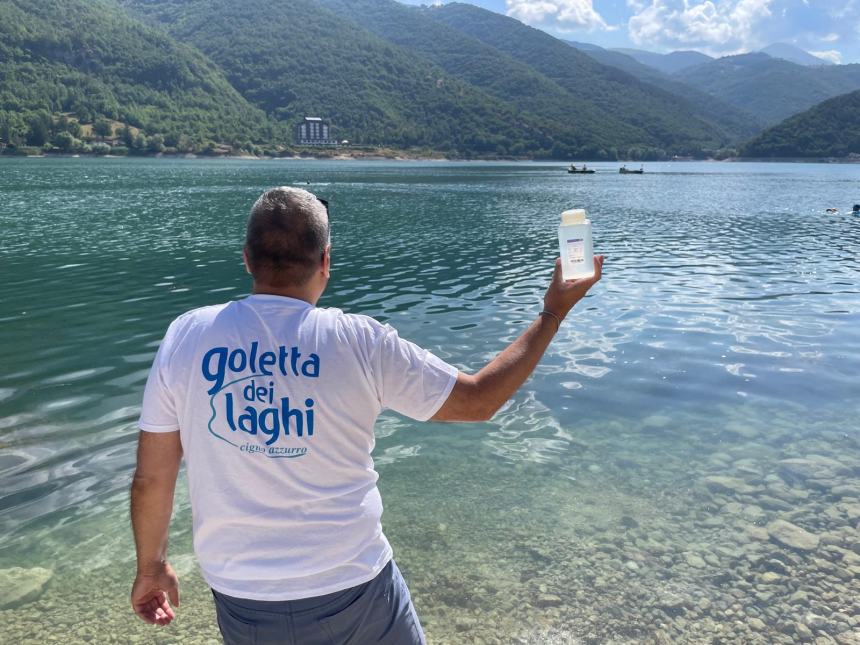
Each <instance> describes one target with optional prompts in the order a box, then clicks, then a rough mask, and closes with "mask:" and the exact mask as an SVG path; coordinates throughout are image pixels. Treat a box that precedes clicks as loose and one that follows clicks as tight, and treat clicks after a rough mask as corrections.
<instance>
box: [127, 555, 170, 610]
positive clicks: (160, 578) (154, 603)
mask: <svg viewBox="0 0 860 645" xmlns="http://www.w3.org/2000/svg"><path fill="white" fill-rule="evenodd" d="M160 567H161V569H160V570H159V571H153V572H152V573H142V572H138V574H137V578H135V580H134V586H133V587H132V588H131V606H132V607H133V608H134V613H136V614H137V615H138V616H140V617H141V618H142V619H143V620H145V621H146V622H148V623H150V624H152V625H169V624H170V623H171V621H172V620H173V619H174V618H175V617H176V613H175V612H174V611H173V607H171V606H170V605H171V603H172V604H173V606H174V607H176V608H179V577H178V576H177V575H176V572H175V571H174V570H173V567H171V566H170V565H169V564H167V563H166V562H165V563H164V564H162V565H160ZM168 600H169V602H168Z"/></svg>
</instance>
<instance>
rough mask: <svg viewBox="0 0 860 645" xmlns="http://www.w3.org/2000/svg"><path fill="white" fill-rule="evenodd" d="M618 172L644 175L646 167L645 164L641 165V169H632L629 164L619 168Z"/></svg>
mask: <svg viewBox="0 0 860 645" xmlns="http://www.w3.org/2000/svg"><path fill="white" fill-rule="evenodd" d="M618 172H619V173H620V174H622V175H644V174H645V168H644V167H643V166H640V167H639V170H631V169H630V168H628V167H627V166H621V167H620V168H619V169H618Z"/></svg>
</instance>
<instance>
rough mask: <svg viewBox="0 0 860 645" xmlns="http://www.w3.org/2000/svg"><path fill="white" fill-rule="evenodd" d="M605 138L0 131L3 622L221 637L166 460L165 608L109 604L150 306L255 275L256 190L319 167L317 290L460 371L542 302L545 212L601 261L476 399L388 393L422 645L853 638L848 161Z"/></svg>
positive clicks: (853, 387)
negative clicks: (331, 157)
mask: <svg viewBox="0 0 860 645" xmlns="http://www.w3.org/2000/svg"><path fill="white" fill-rule="evenodd" d="M596 167H598V168H600V167H601V165H600V164H597V165H596ZM602 167H603V168H605V169H606V172H605V173H598V174H595V175H591V176H568V175H567V174H566V173H565V172H564V165H563V164H549V163H548V164H539V163H462V164H460V163H432V162H427V163H416V162H404V163H393V162H392V163H383V162H322V161H301V162H299V161H267V162H262V161H256V162H254V161H247V162H246V161H202V160H201V161H197V160H175V161H171V160H110V159H105V160H93V159H56V160H50V159H20V160H10V159H3V160H0V227H2V228H0V230H2V233H0V239H2V244H0V271H2V291H0V334H2V336H0V338H2V343H0V361H2V365H3V370H2V373H0V581H4V580H5V581H6V582H5V584H6V585H7V588H6V589H4V592H3V594H2V595H3V596H4V598H0V603H5V604H6V605H10V604H11V605H12V606H9V607H8V608H7V609H5V610H2V611H0V641H3V642H8V643H16V644H17V643H52V642H57V643H59V642H62V643H78V642H98V643H127V642H146V643H150V642H154V643H176V642H183V643H206V642H216V641H217V637H218V633H217V628H216V626H215V622H214V611H213V606H212V601H211V596H210V595H209V593H208V589H207V588H206V586H205V585H204V583H203V582H202V579H201V578H200V576H199V573H198V570H197V566H196V564H195V561H194V557H193V555H192V552H191V541H190V528H191V525H190V513H189V506H188V497H187V491H186V489H185V483H184V481H182V482H180V486H179V488H178V491H179V493H178V499H177V504H176V511H175V515H174V523H173V527H172V530H171V548H170V552H171V560H172V562H173V564H174V566H175V567H176V568H177V569H178V570H179V572H180V574H181V577H182V583H183V604H182V608H181V610H180V611H179V614H178V618H177V620H176V621H175V623H174V624H173V625H171V626H170V627H169V628H167V629H162V630H159V629H157V628H152V627H150V626H148V625H144V624H143V623H141V622H140V621H138V620H137V619H136V618H135V617H134V615H133V614H132V612H131V609H130V607H129V606H128V600H127V598H128V593H129V588H130V584H131V581H132V578H133V573H134V549H133V543H132V537H131V531H130V528H129V521H128V511H127V498H128V487H129V484H130V480H131V474H132V469H133V465H134V457H135V455H134V450H135V440H136V433H137V431H136V428H135V422H136V418H137V414H138V411H139V405H140V400H141V395H142V389H143V385H144V382H145V379H146V375H147V371H148V368H149V366H150V363H151V360H152V358H153V355H154V353H155V350H156V348H157V346H158V343H159V340H160V338H161V336H162V334H163V333H164V331H165V329H166V327H167V325H168V323H169V322H170V321H171V320H172V319H173V318H174V317H176V316H177V315H179V314H180V313H182V312H184V311H186V310H188V309H190V308H192V307H196V306H200V305H204V304H211V303H217V302H223V301H226V300H229V299H233V298H240V297H242V296H243V295H245V294H246V293H247V292H248V290H249V287H250V285H249V282H248V278H247V276H246V275H245V273H244V271H243V270H242V267H241V257H240V251H241V243H242V236H243V232H244V231H243V227H244V222H245V218H246V214H247V211H248V209H249V207H250V205H251V204H252V203H253V201H254V199H255V198H256V197H257V196H258V194H259V193H260V192H261V191H262V190H264V189H265V188H267V187H270V186H273V185H279V184H300V185H304V184H305V183H306V182H310V186H309V188H310V189H311V190H313V191H315V192H317V193H318V194H319V195H320V196H322V197H324V198H326V199H328V200H329V201H330V202H331V218H332V227H333V233H332V235H333V247H334V270H333V273H332V281H331V284H330V287H329V291H328V292H327V293H326V295H325V296H324V298H323V301H322V302H321V305H323V306H336V307H340V308H342V309H344V310H346V311H349V312H356V313H364V314H369V315H372V316H375V317H377V318H378V319H380V320H384V321H387V322H390V323H391V324H393V325H394V326H396V327H397V328H398V329H399V331H400V333H401V335H402V336H404V337H406V338H409V339H411V340H414V341H416V342H418V343H419V344H421V345H423V346H425V347H427V348H428V349H431V350H432V351H434V352H435V353H437V354H438V355H440V356H442V357H443V358H445V359H446V360H448V361H449V362H452V363H453V364H455V365H457V366H459V367H461V368H462V369H467V370H477V369H478V368H480V367H481V366H482V365H483V364H484V363H485V362H486V361H487V360H488V359H490V358H491V357H492V356H493V355H495V354H496V353H497V352H499V351H500V350H501V349H503V348H504V347H505V344H506V343H507V342H509V341H511V340H513V339H514V338H515V337H516V336H517V335H518V334H519V333H520V332H521V331H522V330H523V329H524V328H525V327H526V326H527V324H528V323H529V321H531V320H532V319H533V318H534V317H535V315H536V314H537V312H538V311H539V310H540V308H541V307H540V303H541V296H542V294H543V290H544V288H545V285H546V284H547V281H548V279H549V275H550V273H551V268H552V263H553V260H554V257H555V256H556V254H557V240H556V226H557V223H558V216H559V213H560V212H561V211H562V210H564V209H566V208H570V207H584V208H586V209H588V212H589V214H590V216H591V217H592V219H593V222H594V231H595V233H594V235H595V246H596V248H597V249H598V250H599V251H600V252H603V253H605V254H606V256H607V260H606V268H605V276H604V280H603V281H602V282H601V283H600V284H599V285H598V287H596V288H595V289H594V292H593V295H591V296H590V297H589V298H587V299H586V300H585V301H583V302H581V303H580V304H579V305H578V307H577V308H576V310H575V311H574V313H573V314H572V315H571V316H570V318H569V319H568V320H567V321H566V322H565V324H564V325H563V327H562V329H561V332H560V333H559V334H558V336H557V337H556V339H555V340H554V342H553V344H552V345H551V346H550V348H549V350H548V352H547V354H546V356H545V358H544V360H543V361H542V362H541V364H540V366H539V367H538V369H537V371H536V373H535V374H534V376H533V377H532V378H531V379H530V380H529V381H528V382H527V383H526V385H525V386H524V387H523V388H522V390H521V391H520V392H519V393H518V394H517V395H516V396H515V397H514V399H513V400H512V401H511V402H510V403H509V404H508V405H507V406H506V407H505V408H504V409H503V410H502V411H501V412H500V413H499V414H498V415H497V416H496V417H495V419H494V420H493V421H492V422H489V423H483V424H476V425H465V424H463V425H442V424H419V423H414V422H411V421H409V420H407V419H404V418H402V417H398V416H396V415H394V414H386V415H384V416H383V417H381V418H380V420H379V423H378V425H377V437H378V440H377V445H376V451H375V453H374V456H375V460H376V464H377V467H378V470H379V472H380V474H381V479H380V488H381V491H382V495H383V500H384V502H385V508H386V512H385V516H384V518H383V526H384V528H385V531H386V533H387V534H388V536H389V538H390V540H391V542H392V544H393V546H394V550H395V554H396V557H397V560H398V563H399V564H400V567H401V569H402V570H403V572H404V575H405V576H406V579H407V581H408V583H409V585H410V588H411V590H412V593H413V597H414V600H415V604H416V607H417V609H418V612H419V614H420V616H421V619H422V621H423V624H424V627H425V630H426V632H427V636H428V639H429V641H430V642H431V643H580V642H583V643H640V642H641V643H650V642H656V643H712V642H715V643H716V642H720V643H740V642H743V643H754V642H761V643H783V642H784V643H789V642H803V641H806V640H812V639H815V638H818V639H822V640H820V641H816V642H822V643H824V642H827V643H830V642H839V643H857V642H860V534H858V522H860V430H858V422H857V419H858V416H860V378H858V366H860V286H858V284H860V281H858V278H860V259H858V251H860V218H857V217H854V218H852V217H851V216H850V215H848V214H847V212H846V211H847V210H850V206H851V204H853V203H855V202H858V201H860V167H858V166H834V165H801V164H797V165H788V164H786V165H776V164H728V163H723V164H717V163H711V164H708V163H671V164H670V163H666V164H658V163H653V164H647V165H646V171H647V172H648V174H645V175H643V176H621V175H618V174H617V171H616V172H612V170H614V169H617V165H614V166H612V165H608V164H604V165H602ZM828 206H834V207H839V208H840V209H841V211H842V212H841V214H839V215H826V214H825V213H824V209H825V208H826V207H828ZM15 567H20V568H23V571H22V570H16V569H14V568H15ZM10 569H11V571H10ZM44 570H48V571H44ZM12 579H15V580H17V579H21V580H23V581H24V582H26V583H27V584H30V585H32V587H33V593H32V594H30V596H29V597H27V598H23V599H18V600H16V601H14V602H13V601H12V600H10V599H9V597H8V596H9V593H10V592H9V585H10V584H11V583H10V582H9V581H10V580H12ZM45 580H47V583H46V584H43V583H44V582H45ZM3 584H4V583H3V582H0V586H3ZM22 584H24V583H23V582H22ZM15 588H16V589H17V588H21V587H20V586H19V585H18V584H16V585H15ZM0 606H2V604H0Z"/></svg>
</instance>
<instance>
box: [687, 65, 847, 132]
mask: <svg viewBox="0 0 860 645" xmlns="http://www.w3.org/2000/svg"><path fill="white" fill-rule="evenodd" d="M673 78H675V79H677V80H679V81H682V82H684V83H687V84H689V85H692V86H694V87H696V88H698V89H700V90H702V91H704V92H707V93H709V94H712V95H714V96H716V97H718V98H720V99H722V100H723V101H726V102H727V103H730V104H732V105H734V106H735V107H738V108H741V109H742V110H746V111H748V112H751V113H752V114H754V115H755V116H756V117H758V118H759V119H761V120H762V122H764V123H766V124H775V123H779V122H780V121H782V120H783V119H785V118H787V117H789V116H791V115H793V114H797V113H799V112H803V111H804V110H808V109H809V108H810V107H812V106H813V105H815V104H817V103H820V102H821V101H824V100H826V99H829V98H832V97H834V96H838V95H840V94H845V93H847V92H852V91H854V90H857V89H860V65H831V66H827V67H805V66H802V65H797V64H795V63H791V62H789V61H787V60H782V59H780V58H771V57H770V56H768V55H767V54H762V53H756V54H743V55H740V56H727V57H725V58H720V59H718V60H715V61H711V62H709V63H705V64H703V65H697V66H695V67H690V68H687V69H684V70H681V71H680V72H678V73H676V74H674V75H673Z"/></svg>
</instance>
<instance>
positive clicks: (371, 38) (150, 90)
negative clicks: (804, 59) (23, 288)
mask: <svg viewBox="0 0 860 645" xmlns="http://www.w3.org/2000/svg"><path fill="white" fill-rule="evenodd" d="M574 45H576V46H579V47H582V48H585V49H587V52H583V51H579V50H578V49H577V48H575V47H573V46H570V45H569V44H567V43H565V42H564V41H561V40H558V39H556V38H553V37H552V36H550V35H548V34H546V33H545V32H542V31H539V30H537V29H533V28H531V27H527V26H526V25H524V24H522V23H520V22H518V21H516V20H514V19H512V18H508V17H506V16H502V15H499V14H495V13H492V12H490V11H486V10H484V9H480V8H478V7H474V6H471V5H465V4H448V5H444V6H438V7H437V6H433V7H415V6H407V5H403V4H400V3H398V2H395V1H394V0H243V1H242V2H237V1H236V0H0V148H3V147H4V146H6V151H7V152H8V151H15V150H16V149H17V148H20V150H22V151H23V150H25V148H24V147H23V146H25V145H27V146H31V147H29V148H26V150H27V151H32V150H34V149H37V148H41V147H44V149H56V148H57V147H59V148H61V149H63V150H66V151H79V150H80V151H86V150H89V149H91V148H95V147H96V146H100V150H101V151H102V152H104V151H105V150H108V151H111V150H112V151H115V152H119V151H120V150H122V149H129V150H130V151H131V152H140V153H143V152H158V151H161V150H164V149H165V146H166V147H167V148H168V150H176V151H179V152H182V151H195V152H199V151H203V152H206V151H216V148H217V151H218V152H220V153H223V152H229V151H230V150H233V151H241V150H245V151H250V152H255V153H260V152H263V151H267V152H270V153H276V154H280V153H283V152H289V146H290V145H291V140H292V126H293V125H294V124H295V123H296V122H298V121H299V120H300V119H301V118H302V117H304V116H310V115H313V116H321V117H324V118H325V119H326V120H327V121H329V122H330V123H331V125H332V128H333V136H334V137H337V138H339V139H349V140H350V141H351V142H352V143H353V144H368V145H372V146H386V147H395V148H403V149H407V148H413V149H417V150H419V151H431V150H432V151H435V152H443V153H445V154H450V155H456V156H512V155H513V156H530V157H554V158H575V157H583V158H616V157H619V158H661V157H665V156H667V155H672V154H693V155H697V156H702V155H707V154H711V153H716V152H717V151H718V150H721V149H722V154H727V152H726V150H727V149H731V147H732V146H735V145H737V143H738V142H739V141H740V140H744V139H747V138H748V137H750V136H752V135H754V134H756V133H757V132H759V131H760V127H761V126H759V122H758V120H757V118H761V119H762V122H764V120H765V119H766V120H767V122H769V123H773V122H775V121H777V120H779V119H781V118H783V117H784V116H787V115H789V114H792V113H794V112H797V111H801V110H803V109H806V108H808V107H810V106H811V105H812V104H813V103H814V102H816V101H819V100H822V99H824V98H829V97H830V96H833V95H835V94H840V93H844V92H847V91H850V90H854V89H860V65H838V66H830V67H815V68H811V67H802V66H799V65H795V64H793V63H790V62H788V61H785V60H778V59H774V58H770V57H768V56H766V55H764V54H757V55H747V56H737V57H731V58H724V59H719V60H710V59H709V58H708V57H706V56H704V55H702V54H697V53H696V52H673V53H672V54H667V55H661V54H651V53H650V52H638V51H634V52H632V54H633V56H634V57H633V58H631V57H630V56H627V55H626V54H624V53H620V52H618V51H610V50H605V49H602V48H600V47H597V46H591V47H586V46H585V45H584V44H581V43H574ZM636 57H638V58H639V59H640V60H639V61H638V62H637V60H635V59H634V58H636ZM643 57H645V58H646V59H648V60H649V61H650V63H649V64H650V65H651V66H648V64H642V58H643ZM649 57H650V58H649ZM701 60H705V61H707V62H705V63H704V64H699V65H693V66H692V67H688V65H690V64H691V63H693V62H695V61H701ZM657 68H663V69H667V70H676V69H680V68H683V69H681V71H678V72H677V73H676V74H674V75H672V76H669V75H667V74H666V73H664V72H661V71H659V70H658V69H657ZM694 88H695V89H694ZM745 110H746V111H745ZM750 113H751V114H752V115H751V114H750ZM81 139H85V140H86V141H81ZM105 140H107V142H108V143H107V144H105V143H102V142H103V141H105ZM108 144H110V145H108ZM110 146H113V147H112V148H111V147H110ZM728 154H731V153H730V152H729V153H728Z"/></svg>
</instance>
